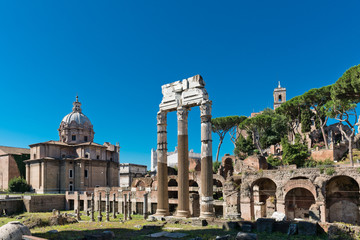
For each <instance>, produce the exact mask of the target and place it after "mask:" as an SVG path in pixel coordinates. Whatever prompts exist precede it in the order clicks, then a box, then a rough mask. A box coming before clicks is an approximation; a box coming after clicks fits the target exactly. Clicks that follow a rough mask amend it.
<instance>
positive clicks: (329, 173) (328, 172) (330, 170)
mask: <svg viewBox="0 0 360 240" xmlns="http://www.w3.org/2000/svg"><path fill="white" fill-rule="evenodd" d="M325 173H326V175H329V176H331V175H333V174H334V173H335V169H334V168H332V167H330V168H326V169H325Z"/></svg>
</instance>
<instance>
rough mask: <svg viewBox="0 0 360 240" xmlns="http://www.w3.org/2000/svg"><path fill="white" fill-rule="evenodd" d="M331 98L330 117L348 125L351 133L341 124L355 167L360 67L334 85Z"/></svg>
mask: <svg viewBox="0 0 360 240" xmlns="http://www.w3.org/2000/svg"><path fill="white" fill-rule="evenodd" d="M331 98H332V100H331V101H329V102H328V104H327V106H328V109H329V110H328V112H327V113H328V116H330V117H332V118H335V119H336V120H338V121H339V123H342V124H347V125H348V126H349V127H350V129H351V131H350V132H346V131H344V129H343V125H342V124H339V129H340V131H341V134H342V135H343V136H344V137H345V138H346V140H348V143H349V159H350V163H351V164H352V165H353V164H354V162H353V149H352V145H353V143H354V142H356V141H357V140H358V139H359V138H360V135H359V133H358V134H356V129H355V127H356V126H359V125H360V123H359V120H358V116H357V113H356V107H357V104H358V103H359V102H360V65H357V66H354V67H351V68H350V69H348V70H346V72H345V73H344V74H343V75H342V76H341V77H340V78H339V79H338V80H337V81H336V82H335V83H334V84H333V85H332V87H331Z"/></svg>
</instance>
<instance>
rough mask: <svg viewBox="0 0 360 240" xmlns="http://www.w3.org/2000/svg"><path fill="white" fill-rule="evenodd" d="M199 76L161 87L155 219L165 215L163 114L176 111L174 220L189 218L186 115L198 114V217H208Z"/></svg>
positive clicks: (207, 108)
mask: <svg viewBox="0 0 360 240" xmlns="http://www.w3.org/2000/svg"><path fill="white" fill-rule="evenodd" d="M204 87H205V82H204V80H203V79H202V77H201V76H200V75H196V76H194V77H191V78H188V79H184V80H182V81H176V82H173V83H170V84H165V85H163V86H162V94H163V99H162V101H161V103H160V111H159V112H158V114H157V132H158V136H157V155H158V163H157V167H158V191H157V192H158V205H157V210H156V214H155V215H157V216H167V215H169V198H168V172H167V171H168V170H167V154H166V152H167V132H166V126H167V117H166V115H167V113H168V112H173V111H177V120H178V187H179V188H178V199H179V202H178V208H177V212H176V216H178V217H189V216H190V211H189V159H188V121H187V117H188V111H189V110H190V109H191V108H192V107H196V106H200V111H201V188H200V189H201V193H200V195H201V204H200V205H201V209H200V216H201V217H205V218H206V217H212V216H213V215H214V213H213V189H212V182H213V177H212V139H211V101H210V100H209V96H208V94H207V92H206V90H205V88H204Z"/></svg>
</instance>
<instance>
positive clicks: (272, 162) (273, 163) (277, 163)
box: [266, 154, 282, 167]
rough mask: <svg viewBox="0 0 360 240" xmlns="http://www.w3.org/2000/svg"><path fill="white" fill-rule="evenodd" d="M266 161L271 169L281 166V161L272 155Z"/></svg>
mask: <svg viewBox="0 0 360 240" xmlns="http://www.w3.org/2000/svg"><path fill="white" fill-rule="evenodd" d="M266 161H267V162H268V163H269V164H270V165H271V166H273V167H277V166H280V165H282V161H281V159H280V158H278V157H274V155H272V154H271V155H270V156H269V157H268V158H267V159H266Z"/></svg>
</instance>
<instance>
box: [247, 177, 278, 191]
mask: <svg viewBox="0 0 360 240" xmlns="http://www.w3.org/2000/svg"><path fill="white" fill-rule="evenodd" d="M264 180H270V181H272V182H273V183H274V184H275V186H276V187H277V186H278V184H277V183H276V182H275V180H274V179H271V178H268V177H260V178H257V179H255V180H254V181H252V183H251V184H250V189H252V188H253V187H254V186H255V185H256V184H258V183H259V182H260V181H264Z"/></svg>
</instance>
